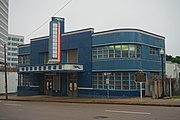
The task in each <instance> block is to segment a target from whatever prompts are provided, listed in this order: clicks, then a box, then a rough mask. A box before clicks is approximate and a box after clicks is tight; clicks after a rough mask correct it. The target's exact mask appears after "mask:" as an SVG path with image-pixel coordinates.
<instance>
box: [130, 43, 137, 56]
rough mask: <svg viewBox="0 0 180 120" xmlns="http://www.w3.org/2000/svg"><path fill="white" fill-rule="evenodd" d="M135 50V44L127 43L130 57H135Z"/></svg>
mask: <svg viewBox="0 0 180 120" xmlns="http://www.w3.org/2000/svg"><path fill="white" fill-rule="evenodd" d="M135 50H136V46H135V45H129V56H130V58H135Z"/></svg>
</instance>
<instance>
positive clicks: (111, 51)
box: [109, 45, 114, 58]
mask: <svg viewBox="0 0 180 120" xmlns="http://www.w3.org/2000/svg"><path fill="white" fill-rule="evenodd" d="M109 58H114V46H113V45H112V46H109Z"/></svg>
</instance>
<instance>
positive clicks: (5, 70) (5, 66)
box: [1, 43, 8, 100]
mask: <svg viewBox="0 0 180 120" xmlns="http://www.w3.org/2000/svg"><path fill="white" fill-rule="evenodd" d="M1 45H3V46H4V74H5V75H4V77H5V78H4V79H5V95H6V100H8V90H7V61H6V44H5V43H4V44H2V43H1Z"/></svg>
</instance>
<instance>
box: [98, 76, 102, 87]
mask: <svg viewBox="0 0 180 120" xmlns="http://www.w3.org/2000/svg"><path fill="white" fill-rule="evenodd" d="M98 88H103V77H102V73H98Z"/></svg>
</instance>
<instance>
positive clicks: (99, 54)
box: [97, 47, 103, 59]
mask: <svg viewBox="0 0 180 120" xmlns="http://www.w3.org/2000/svg"><path fill="white" fill-rule="evenodd" d="M97 50H98V52H97V53H98V59H101V58H103V56H102V47H98V48H97Z"/></svg>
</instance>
